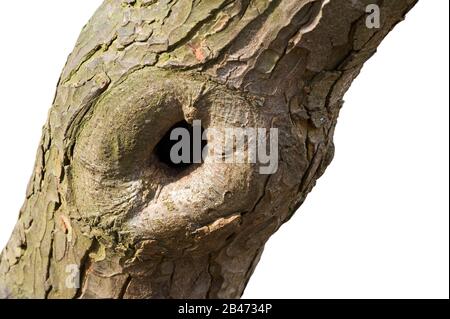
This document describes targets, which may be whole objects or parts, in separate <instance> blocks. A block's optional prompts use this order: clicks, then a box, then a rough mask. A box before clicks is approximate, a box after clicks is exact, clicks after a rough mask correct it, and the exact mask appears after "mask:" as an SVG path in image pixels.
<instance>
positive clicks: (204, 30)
mask: <svg viewBox="0 0 450 319" xmlns="http://www.w3.org/2000/svg"><path fill="white" fill-rule="evenodd" d="M415 2H416V1H415V0H391V1H381V0H377V1H375V0H370V1H362V0H361V1H359V0H355V1H350V0H330V1H321V0H317V1H314V0H282V1H281V0H208V1H194V0H177V1H149V0H136V1H133V0H131V1H130V0H128V1H123V0H106V1H105V2H104V3H103V4H102V6H101V7H100V8H99V9H98V10H97V12H96V13H95V15H94V16H93V18H92V19H91V20H90V21H89V23H88V24H87V26H86V27H85V28H84V29H83V32H82V34H81V36H80V38H79V40H78V42H77V44H76V47H75V49H74V51H73V52H72V54H71V55H70V57H69V59H68V61H67V64H66V66H65V68H64V70H63V72H62V75H61V79H60V82H59V84H58V88H57V93H56V97H55V101H54V104H53V106H52V108H51V111H50V114H49V118H48V121H47V123H46V125H45V127H44V129H43V136H42V140H41V143H40V145H39V148H38V152H37V159H36V165H35V169H34V172H33V176H32V178H31V181H30V183H29V187H28V190H27V195H26V201H25V203H24V205H23V208H22V209H21V212H20V218H19V221H18V223H17V225H16V227H15V229H14V232H13V235H12V237H11V239H10V241H9V243H8V245H7V247H6V248H5V249H4V251H3V252H2V254H1V259H0V297H3V298H238V297H240V296H241V295H242V293H243V291H244V289H245V286H246V284H247V282H248V280H249V279H250V277H251V275H252V272H253V270H254V269H255V267H256V265H257V263H258V261H259V258H260V256H261V254H262V251H263V247H264V244H265V243H266V241H267V240H268V239H269V237H270V236H271V235H272V234H273V233H274V232H275V231H277V230H278V229H279V227H280V226H281V225H282V224H283V223H284V222H286V221H287V220H288V219H289V218H290V217H291V216H292V214H293V213H294V212H295V211H296V210H297V209H298V208H299V207H300V205H301V204H302V203H303V202H304V200H305V198H306V196H307V194H308V193H309V192H310V191H311V189H312V188H313V186H314V185H315V182H316V180H317V179H318V178H319V177H320V176H321V175H322V174H323V172H324V171H325V169H326V167H327V166H328V164H329V163H330V162H331V160H332V157H333V153H334V145H333V133H334V128H335V125H336V122H337V118H338V115H339V110H340V108H341V106H342V103H343V100H342V99H343V96H344V94H345V92H346V91H347V89H348V88H349V86H350V84H351V83H352V81H353V79H354V78H355V77H356V76H357V75H358V74H359V72H360V70H361V68H362V66H363V64H364V62H365V61H366V60H367V59H368V58H370V57H371V56H372V55H373V54H374V53H375V51H376V48H377V47H378V45H379V44H380V42H381V41H382V40H383V38H384V37H385V36H386V35H387V34H388V33H389V32H390V31H391V30H392V28H393V27H394V26H395V25H396V24H397V23H398V22H400V21H401V20H402V19H403V18H404V16H405V14H406V13H407V12H408V11H409V10H410V9H411V8H412V7H413V5H414V4H415ZM373 3H374V4H377V5H378V6H379V7H380V10H381V11H380V12H381V27H380V28H378V29H369V28H367V26H366V19H367V13H366V7H367V5H368V4H373ZM183 119H185V120H186V121H188V122H190V121H192V120H193V119H202V120H203V122H204V123H206V125H207V126H217V127H228V126H231V127H246V126H247V127H250V126H253V127H266V128H271V127H276V128H278V129H279V130H280V163H279V169H278V171H277V173H276V174H273V175H270V176H264V175H260V174H258V173H257V172H258V171H257V168H255V167H254V166H251V165H234V166H231V167H230V166H208V165H206V164H204V165H202V166H200V167H195V168H192V169H190V170H189V171H187V172H184V173H183V174H182V175H181V176H180V175H173V174H171V172H170V171H167V169H166V168H163V167H161V166H160V164H159V163H158V161H157V159H156V158H155V156H154V154H152V149H153V148H154V146H155V145H156V143H157V142H158V141H159V140H160V139H161V137H162V135H163V134H164V133H165V132H166V131H167V129H168V128H170V127H171V126H172V125H173V124H175V123H176V122H177V121H180V120H183ZM173 194H176V195H173ZM174 196H175V197H174ZM156 212H157V213H156ZM291 251H293V250H292V247H291V248H289V247H286V252H287V253H288V252H291ZM70 265H76V266H78V267H80V272H81V286H80V287H79V288H77V287H68V285H67V278H68V275H69V274H68V273H67V270H68V269H69V268H68V266H70ZM275 275H276V274H274V276H275Z"/></svg>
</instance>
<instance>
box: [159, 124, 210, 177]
mask: <svg viewBox="0 0 450 319" xmlns="http://www.w3.org/2000/svg"><path fill="white" fill-rule="evenodd" d="M177 129H181V130H177ZM175 130H176V131H175ZM204 131H205V130H204V128H203V127H201V134H198V130H197V134H195V133H196V131H195V130H194V127H193V126H192V125H191V124H189V123H188V122H186V121H181V122H178V123H177V124H175V125H174V126H172V127H171V128H170V129H169V130H168V131H167V133H166V134H165V135H164V137H163V138H162V139H161V141H160V142H159V143H158V145H156V147H155V154H156V156H157V158H158V159H159V161H161V162H162V163H163V164H165V165H167V166H168V167H169V168H172V169H174V170H177V171H184V170H186V169H188V168H189V167H191V166H192V165H199V164H201V163H194V151H195V150H194V145H195V143H199V142H200V145H201V150H203V149H204V147H205V146H206V145H207V141H205V140H203V139H202V136H203V133H204ZM172 132H174V133H176V134H175V135H176V136H175V138H176V139H175V140H172V139H171V134H172ZM180 132H184V133H183V134H189V136H188V138H186V136H178V133H180ZM180 143H183V144H180ZM180 145H183V146H182V147H180ZM174 147H176V149H177V151H174V152H172V149H174ZM185 152H188V154H186V153H185ZM172 153H175V155H178V156H175V158H172ZM197 158H198V159H200V160H201V162H203V159H202V154H201V151H200V153H198V152H197ZM180 160H181V162H180Z"/></svg>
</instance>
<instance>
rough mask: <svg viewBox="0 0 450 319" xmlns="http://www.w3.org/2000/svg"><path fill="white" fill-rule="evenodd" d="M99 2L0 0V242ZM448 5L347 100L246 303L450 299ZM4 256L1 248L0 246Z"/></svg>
mask: <svg viewBox="0 0 450 319" xmlns="http://www.w3.org/2000/svg"><path fill="white" fill-rule="evenodd" d="M100 3H101V0H95V1H94V0H89V1H79V0H64V1H54V0H40V1H34V0H22V1H3V3H2V5H1V9H0V72H1V73H0V152H1V153H0V178H1V182H0V199H1V210H0V246H2V247H3V246H4V245H5V244H6V241H7V240H8V238H9V236H10V233H11V231H12V228H13V227H14V224H15V222H16V219H17V216H18V211H19V209H20V206H21V204H22V203H23V199H24V194H25V189H26V185H27V182H28V179H29V177H30V175H31V171H32V168H33V164H34V158H35V151H36V148H37V145H38V142H39V139H40V134H41V127H42V125H43V123H44V122H45V120H46V117H47V111H48V109H49V107H50V105H51V102H52V99H53V95H54V88H55V86H56V83H57V80H58V77H59V74H60V71H61V70H62V68H63V66H64V63H65V61H66V58H67V56H68V54H69V53H70V52H71V50H72V49H73V45H74V43H75V41H76V38H77V37H78V34H79V32H80V30H81V28H82V26H83V25H84V24H85V23H86V22H87V20H88V19H89V17H90V16H91V15H92V13H93V12H94V10H95V9H96V8H97V7H98V6H99V4H100ZM448 6H449V2H448V1H445V0H444V1H438V0H435V1H420V2H419V4H418V5H417V6H416V7H415V8H414V9H413V10H412V12H411V13H410V14H409V15H408V17H407V19H406V21H405V22H403V23H401V24H400V25H399V26H398V27H397V28H396V29H395V30H394V32H392V33H391V34H390V35H389V36H388V38H387V39H386V41H385V42H384V43H383V44H382V46H381V47H380V49H379V52H378V53H377V54H376V56H375V57H374V58H372V59H371V60H370V61H369V62H368V63H367V65H366V67H365V68H364V70H363V72H362V74H361V75H360V76H359V78H358V79H357V80H356V81H355V83H354V84H353V86H352V88H351V90H350V92H349V93H348V94H347V96H346V101H347V102H346V105H345V107H344V109H343V111H342V115H341V118H340V123H339V126H338V129H337V132H336V147H337V153H336V158H335V160H334V162H333V163H332V165H331V166H330V167H329V169H328V171H327V172H326V174H325V176H324V177H323V178H322V179H321V180H320V181H319V183H318V185H317V187H316V188H315V189H314V191H313V192H312V194H311V195H310V196H309V198H308V199H307V201H306V203H305V205H304V206H303V207H302V208H301V209H300V211H299V212H298V213H297V214H296V216H295V217H294V218H293V219H292V220H291V221H290V222H289V223H288V224H287V225H285V226H284V227H283V228H282V229H281V230H280V231H279V232H278V233H277V234H276V235H275V236H274V237H273V238H272V239H271V241H270V242H269V243H268V245H267V247H266V251H265V253H264V256H263V258H262V260H261V263H260V265H259V266H258V268H257V270H256V273H255V275H254V276H253V278H252V280H251V281H250V284H249V286H248V289H247V291H246V293H245V296H244V297H246V298H448V297H449V204H448V203H449V195H448V192H449V189H448V188H449V181H448V174H449V172H448V167H449V157H448V156H449V153H448V147H449V144H448V143H449V141H448V134H449V119H448V116H449V114H448V113H449V101H448V90H449V89H448V85H449V83H448V81H449V76H448V67H449V66H448V57H449V52H448V10H449V9H448ZM0 249H1V248H0Z"/></svg>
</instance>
